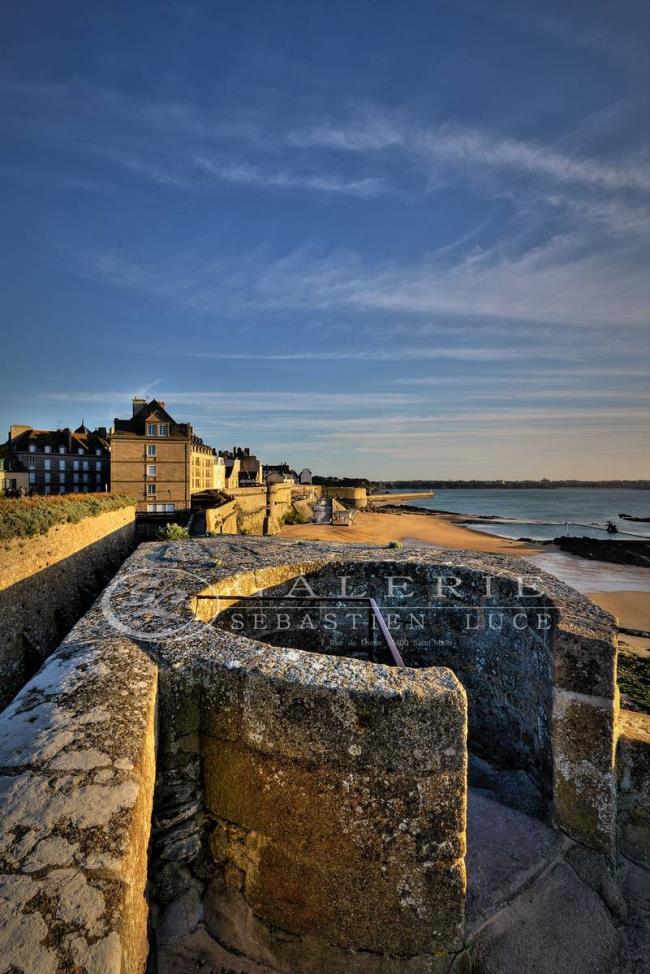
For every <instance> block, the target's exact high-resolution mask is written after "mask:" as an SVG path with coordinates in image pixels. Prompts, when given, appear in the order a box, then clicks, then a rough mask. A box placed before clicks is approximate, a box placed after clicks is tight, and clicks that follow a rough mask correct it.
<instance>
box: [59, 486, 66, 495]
mask: <svg viewBox="0 0 650 974" xmlns="http://www.w3.org/2000/svg"><path fill="white" fill-rule="evenodd" d="M59 493H60V494H65V487H64V486H63V484H61V486H60V487H59Z"/></svg>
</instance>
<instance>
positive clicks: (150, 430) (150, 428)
mask: <svg viewBox="0 0 650 974" xmlns="http://www.w3.org/2000/svg"><path fill="white" fill-rule="evenodd" d="M155 435H156V424H155V423H147V436H155Z"/></svg>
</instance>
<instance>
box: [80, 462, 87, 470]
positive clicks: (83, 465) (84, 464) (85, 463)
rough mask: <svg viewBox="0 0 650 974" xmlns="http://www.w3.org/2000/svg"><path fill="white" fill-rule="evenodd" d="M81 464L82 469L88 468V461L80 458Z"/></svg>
mask: <svg viewBox="0 0 650 974" xmlns="http://www.w3.org/2000/svg"><path fill="white" fill-rule="evenodd" d="M81 466H82V469H83V470H87V469H88V461H87V460H82V461H81Z"/></svg>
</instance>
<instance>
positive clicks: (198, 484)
mask: <svg viewBox="0 0 650 974" xmlns="http://www.w3.org/2000/svg"><path fill="white" fill-rule="evenodd" d="M191 453H192V457H191V467H190V493H191V494H195V493H196V492H197V491H199V490H211V489H212V488H213V487H214V468H215V460H216V459H217V456H216V451H215V450H213V449H212V447H211V446H208V445H207V443H204V442H203V440H202V439H201V437H200V436H192V451H191Z"/></svg>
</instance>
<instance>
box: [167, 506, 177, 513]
mask: <svg viewBox="0 0 650 974" xmlns="http://www.w3.org/2000/svg"><path fill="white" fill-rule="evenodd" d="M165 510H166V511H167V512H169V511H175V510H176V505H175V504H165Z"/></svg>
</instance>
